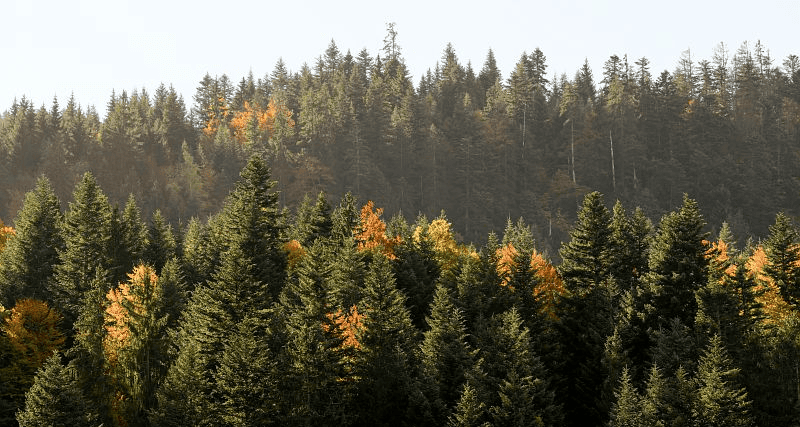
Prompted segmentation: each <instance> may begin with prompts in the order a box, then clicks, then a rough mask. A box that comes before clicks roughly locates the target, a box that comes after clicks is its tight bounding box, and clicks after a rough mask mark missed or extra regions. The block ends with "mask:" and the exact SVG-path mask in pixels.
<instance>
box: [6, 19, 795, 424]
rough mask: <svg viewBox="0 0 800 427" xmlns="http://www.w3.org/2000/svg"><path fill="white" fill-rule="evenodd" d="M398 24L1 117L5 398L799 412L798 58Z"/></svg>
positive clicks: (22, 106)
mask: <svg viewBox="0 0 800 427" xmlns="http://www.w3.org/2000/svg"><path fill="white" fill-rule="evenodd" d="M388 30H389V31H388V34H387V38H386V43H385V48H384V49H383V51H382V52H381V54H380V55H378V56H376V57H372V56H371V55H370V53H369V52H367V51H366V50H362V51H361V52H359V54H358V55H357V56H355V57H354V56H353V55H351V53H350V52H349V51H348V52H347V53H344V54H343V53H342V52H341V51H340V50H339V48H338V47H337V46H336V44H335V43H334V42H333V41H332V42H331V43H330V45H329V46H328V48H327V49H326V50H325V51H324V53H323V54H322V55H320V56H319V57H318V58H317V60H316V62H315V63H314V66H313V67H310V66H304V67H303V68H302V69H301V70H300V71H299V72H295V73H292V72H290V71H288V70H287V69H286V67H285V65H284V64H283V62H282V61H279V62H278V64H277V65H276V66H275V69H274V70H273V71H272V72H271V73H270V74H268V75H265V76H264V77H263V78H255V77H254V76H253V75H252V73H251V74H250V75H248V76H246V77H244V78H242V79H241V81H240V82H239V83H234V82H233V81H232V80H231V79H230V78H229V77H227V76H226V75H223V76H221V77H212V76H210V75H206V76H204V77H203V78H202V79H201V80H200V84H199V86H198V88H197V91H196V93H195V94H194V97H193V101H194V103H193V105H192V106H191V107H187V105H186V103H185V101H184V99H183V97H182V96H181V95H180V94H178V93H176V92H175V90H174V89H173V88H171V87H167V86H165V85H162V86H160V87H159V88H157V89H156V91H155V92H154V94H153V95H152V96H151V95H150V94H149V93H148V92H147V91H146V90H145V89H141V90H134V91H132V92H131V93H130V94H129V93H127V92H126V91H123V92H122V93H120V94H116V93H112V95H111V98H110V100H109V102H108V105H107V109H106V114H105V117H104V118H102V119H101V117H100V115H99V114H98V112H97V111H96V110H95V108H94V107H93V106H89V107H87V108H85V109H84V108H82V107H81V106H80V104H79V103H78V101H77V100H75V99H74V98H70V99H69V100H68V101H67V102H66V106H65V107H63V108H62V107H61V106H60V104H59V101H58V99H54V100H53V101H52V104H51V106H50V107H49V108H46V107H44V106H42V107H40V108H37V107H35V106H34V104H33V102H32V101H30V100H28V99H26V98H22V99H21V100H19V101H15V102H14V103H13V105H12V106H11V108H10V110H7V111H5V112H4V113H3V114H2V115H1V116H0V183H2V185H0V188H2V190H0V218H2V219H4V220H5V224H4V223H2V222H0V424H2V425H16V424H18V425H21V426H40V425H41V426H44V425H65V426H67V425H69V426H72V425H75V426H92V425H94V426H100V425H106V426H109V425H114V426H151V425H152V426H162V425H163V426H185V425H209V426H217V425H231V426H249V425H281V426H283V425H287V426H318V425H337V426H338V425H354V426H373V425H398V426H400V425H408V426H412V425H413V426H428V425H430V426H443V425H449V426H506V425H534V426H535V425H542V426H604V425H608V426H655V425H670V426H683V425H685V426H690V425H692V426H696V425H703V426H762V425H763V426H784V425H785V426H789V425H795V424H796V423H797V422H800V312H799V311H798V310H800V307H798V305H799V304H800V231H798V228H797V225H796V224H795V222H794V219H793V218H795V217H796V215H798V213H800V212H798V206H800V205H799V204H798V202H800V182H798V180H797V178H798V176H800V170H798V166H796V165H798V164H800V163H799V162H798V158H797V155H798V148H800V59H798V57H797V56H796V55H790V56H789V57H787V58H786V59H785V60H784V61H783V62H782V64H781V66H777V65H775V64H774V61H773V59H772V58H770V56H769V53H768V51H767V50H766V48H765V47H764V46H762V45H761V44H760V43H756V44H755V46H754V47H751V46H750V45H749V44H748V43H744V44H742V46H741V47H740V48H738V50H737V51H736V52H735V53H734V54H732V55H731V54H730V53H729V51H728V48H727V47H726V46H724V45H722V44H720V45H719V46H717V48H716V49H715V50H714V55H713V58H711V60H699V61H698V60H696V59H695V58H693V57H692V55H691V52H689V51H686V52H684V53H683V54H682V55H681V57H680V59H679V61H678V65H677V67H676V69H675V70H674V71H673V72H668V71H664V72H662V73H661V74H659V75H658V76H657V77H654V75H652V74H651V72H650V69H649V65H648V64H649V61H648V60H647V58H641V59H639V60H636V61H635V62H634V63H633V64H630V63H629V61H628V58H627V57H626V56H623V57H619V56H617V55H612V56H610V57H609V59H608V61H607V62H606V63H605V66H604V68H603V70H602V79H601V80H600V81H599V82H597V83H596V82H595V78H594V77H593V73H592V70H591V69H590V68H589V66H588V63H585V64H584V66H583V67H582V68H581V69H579V70H578V71H577V72H576V73H575V75H574V77H573V78H572V79H569V78H567V76H566V75H561V76H549V75H548V74H547V65H546V58H545V55H544V53H543V52H541V51H540V50H539V49H535V50H534V51H533V52H532V53H530V54H528V53H523V54H522V55H521V58H520V60H519V62H518V63H517V64H516V67H515V69H514V70H512V71H511V73H510V75H509V77H508V78H506V79H503V78H502V76H501V73H500V70H498V68H497V65H496V63H495V59H494V56H493V54H492V52H491V51H489V53H488V54H487V57H486V61H485V63H484V64H483V66H482V68H481V70H480V71H479V72H478V73H477V75H476V73H475V71H474V70H473V68H472V66H471V64H469V63H468V64H466V65H464V64H461V63H459V60H458V58H457V56H456V53H455V51H454V49H453V47H452V46H450V45H448V46H447V47H446V48H445V50H444V53H443V56H442V58H441V59H440V61H439V62H437V64H436V65H435V68H434V70H433V71H429V72H428V73H427V74H426V75H424V76H422V77H421V78H420V80H419V83H418V84H417V85H416V86H415V85H414V84H413V83H412V82H411V77H410V76H409V74H408V71H407V69H406V66H405V64H404V61H403V58H402V55H401V54H400V49H399V46H398V45H397V43H396V32H395V31H394V28H393V27H392V26H391V25H390V26H389V29H388ZM6 224H7V225H6Z"/></svg>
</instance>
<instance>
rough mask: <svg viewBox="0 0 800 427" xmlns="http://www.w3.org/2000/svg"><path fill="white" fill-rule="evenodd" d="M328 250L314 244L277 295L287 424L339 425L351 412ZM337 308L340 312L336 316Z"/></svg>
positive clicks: (350, 391)
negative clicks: (332, 302)
mask: <svg viewBox="0 0 800 427" xmlns="http://www.w3.org/2000/svg"><path fill="white" fill-rule="evenodd" d="M330 256H331V254H330V249H328V248H326V247H325V246H323V245H322V244H321V242H319V241H318V242H316V243H314V244H313V245H312V246H311V247H310V248H309V250H308V253H307V254H306V256H304V257H303V259H302V260H301V262H300V266H299V269H298V280H297V281H292V282H289V284H287V286H286V288H284V290H283V292H282V293H281V296H280V307H279V308H278V316H280V317H281V318H283V319H284V328H285V330H284V331H283V333H284V334H285V339H286V342H285V344H284V346H283V352H284V353H283V354H282V355H281V356H280V357H281V359H282V360H284V361H285V363H287V365H282V366H281V369H282V370H283V376H282V381H281V384H282V389H281V393H282V395H283V396H284V401H285V402H286V407H287V408H288V409H289V412H288V413H287V414H285V415H286V417H287V418H286V419H285V422H284V424H286V425H339V424H341V423H346V422H348V419H349V418H351V417H352V416H353V414H350V413H348V411H347V410H346V407H347V406H346V405H347V404H348V402H349V399H350V398H351V393H352V380H351V379H350V378H349V375H348V373H347V371H346V369H345V368H346V365H345V355H346V354H347V353H349V352H350V351H351V350H350V349H349V348H348V347H347V346H345V345H344V344H343V343H344V337H343V336H342V333H341V330H340V328H339V325H338V324H337V323H336V321H335V319H336V317H337V316H336V310H337V309H339V310H342V309H343V308H342V307H338V308H334V307H331V305H330V304H329V291H330V289H331V286H330V283H329V281H330V277H331V266H330V265H329V264H328V263H327V262H326V260H327V259H328V258H329V257H330ZM341 313H342V312H340V313H339V314H341Z"/></svg>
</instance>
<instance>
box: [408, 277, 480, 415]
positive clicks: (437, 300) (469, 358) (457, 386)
mask: <svg viewBox="0 0 800 427" xmlns="http://www.w3.org/2000/svg"><path fill="white" fill-rule="evenodd" d="M426 320H427V322H428V328H429V329H428V330H427V331H425V333H424V338H423V341H422V345H421V348H420V350H421V352H422V355H421V357H422V376H423V378H424V379H425V381H427V383H426V384H425V390H424V392H425V394H426V396H427V398H428V400H429V401H430V402H431V407H432V408H433V414H434V415H433V416H434V419H435V420H436V422H437V423H438V425H441V424H443V423H445V422H446V420H447V418H448V416H449V415H450V412H451V410H452V408H453V407H454V406H455V404H456V402H457V401H458V399H459V396H460V394H461V390H462V388H463V385H464V381H465V380H466V373H467V371H469V370H470V369H471V368H472V366H473V364H474V355H473V351H472V350H471V348H470V346H469V344H468V343H467V330H466V327H465V326H464V320H463V317H462V315H461V312H460V310H458V309H457V308H456V306H455V305H454V304H453V301H452V297H451V296H450V294H449V292H448V290H447V288H445V287H444V286H442V285H441V284H439V285H437V287H436V293H435V294H434V296H433V304H432V305H431V314H430V315H429V316H428V317H427V319H426Z"/></svg>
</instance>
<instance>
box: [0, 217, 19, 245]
mask: <svg viewBox="0 0 800 427" xmlns="http://www.w3.org/2000/svg"><path fill="white" fill-rule="evenodd" d="M15 234H16V232H15V231H14V229H13V228H11V227H6V225H5V224H3V220H2V219H0V252H3V249H5V248H6V242H8V239H9V238H10V237H11V236H13V235H15Z"/></svg>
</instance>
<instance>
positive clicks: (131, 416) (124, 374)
mask: <svg viewBox="0 0 800 427" xmlns="http://www.w3.org/2000/svg"><path fill="white" fill-rule="evenodd" d="M128 277H129V278H130V280H129V281H128V282H126V283H121V284H120V285H119V286H118V287H117V288H116V289H111V290H110V291H109V292H108V294H107V295H106V299H107V300H108V301H109V305H108V307H107V308H106V311H105V314H104V317H105V330H106V335H105V339H104V341H103V348H104V351H105V354H106V362H107V363H108V365H109V369H110V373H111V376H112V383H113V386H114V387H115V388H116V395H115V398H116V399H115V400H114V402H112V411H113V415H114V420H115V422H117V423H118V424H119V425H129V424H130V425H139V424H140V423H142V422H144V420H146V416H147V412H148V411H149V410H150V409H152V408H153V407H155V390H156V387H157V385H158V383H159V381H160V379H161V378H162V376H163V375H164V371H163V369H164V363H163V362H164V361H165V360H166V344H167V343H166V340H165V335H166V324H167V318H166V315H165V314H164V308H165V307H164V299H163V295H162V294H163V292H162V288H161V283H160V282H159V278H158V277H157V276H156V274H155V270H154V269H153V268H152V267H149V266H145V265H139V266H137V267H135V268H134V270H133V272H132V273H130V274H128Z"/></svg>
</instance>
